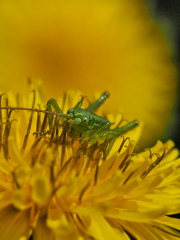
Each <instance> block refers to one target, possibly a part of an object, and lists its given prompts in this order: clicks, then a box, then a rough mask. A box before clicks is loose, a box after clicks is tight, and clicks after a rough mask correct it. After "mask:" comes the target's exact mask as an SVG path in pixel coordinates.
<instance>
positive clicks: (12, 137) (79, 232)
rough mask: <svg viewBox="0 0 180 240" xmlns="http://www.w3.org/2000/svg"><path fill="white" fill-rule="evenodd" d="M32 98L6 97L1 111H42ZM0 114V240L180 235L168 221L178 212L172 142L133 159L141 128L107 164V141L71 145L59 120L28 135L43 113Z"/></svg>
mask: <svg viewBox="0 0 180 240" xmlns="http://www.w3.org/2000/svg"><path fill="white" fill-rule="evenodd" d="M34 94H36V104H34V99H35V98H34V97H33V101H32V96H33V95H34ZM31 95H32V96H31ZM31 95H27V96H25V95H23V96H22V95H18V96H15V95H14V94H11V93H7V94H6V97H7V98H8V104H7V103H6V105H8V106H18V105H19V102H20V103H21V107H32V108H35V107H36V106H37V104H38V105H39V108H41V109H44V108H43V106H42V103H41V101H42V99H41V97H40V95H39V93H38V90H37V89H36V92H33V93H31ZM17 99H18V101H17ZM78 100H79V93H78V94H76V93H73V92H72V93H70V94H68V93H67V94H66V101H65V102H64V100H63V98H62V99H59V103H60V106H61V105H63V108H64V109H65V110H66V108H67V109H68V108H70V107H72V106H73V105H74V103H75V102H76V103H77V101H78ZM2 105H4V95H3V96H1V106H2ZM0 113H1V114H0V189H1V194H0V226H1V227H0V236H1V240H11V239H12V237H13V240H19V239H21V240H22V239H29V238H30V236H31V237H32V239H33V240H42V239H43V240H51V239H56V240H60V239H62V238H63V239H67V240H69V239H72V240H77V239H78V240H83V239H86V240H87V239H96V240H105V239H107V240H109V239H117V240H119V239H124V240H128V239H131V236H132V237H134V238H135V239H139V240H147V239H150V240H155V239H162V240H175V239H177V238H179V237H180V234H179V233H178V232H176V231H175V229H179V230H180V220H178V219H173V218H171V217H169V216H166V215H170V214H175V213H178V212H179V210H180V202H179V197H180V182H179V178H180V174H179V173H180V168H179V167H180V159H177V156H178V150H177V149H174V148H173V147H174V144H173V142H172V141H167V142H166V143H165V144H163V143H161V142H160V141H159V142H157V144H156V145H155V146H154V147H153V148H151V149H147V150H146V151H144V152H142V153H139V154H135V152H134V148H135V145H136V142H137V140H138V138H139V134H140V132H141V127H140V126H139V127H137V128H135V129H134V130H132V131H130V132H129V133H127V134H126V135H125V136H124V137H121V138H118V139H117V140H116V142H115V144H114V146H113V149H112V150H111V153H110V155H109V156H108V157H107V158H106V159H104V158H103V156H104V151H105V150H106V148H107V146H106V144H105V142H104V143H102V144H101V145H99V146H98V145H89V144H87V142H86V141H74V142H72V141H71V139H70V138H68V137H67V138H66V137H63V136H65V135H64V134H63V136H62V134H61V131H62V126H61V125H58V124H57V122H55V123H54V125H53V129H54V130H55V131H52V132H51V134H50V135H38V134H34V135H33V134H32V133H33V132H37V131H39V130H40V131H44V130H45V128H44V127H45V125H44V123H43V122H44V120H43V118H42V117H43V115H45V114H43V115H42V114H36V113H33V112H27V111H20V110H19V111H18V110H16V111H11V110H9V111H6V110H1V111H0ZM101 113H102V112H101ZM111 118H113V116H112V115H111ZM114 119H116V117H114ZM15 120H16V121H15ZM115 122H116V120H115ZM132 139H133V140H132Z"/></svg>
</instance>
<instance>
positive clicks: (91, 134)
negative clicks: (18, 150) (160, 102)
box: [0, 92, 139, 154]
mask: <svg viewBox="0 0 180 240" xmlns="http://www.w3.org/2000/svg"><path fill="white" fill-rule="evenodd" d="M108 97H109V93H108V92H104V93H103V94H102V95H101V97H100V98H99V99H97V100H96V101H95V102H94V103H92V104H91V105H90V106H89V107H87V108H86V109H82V108H81V106H82V103H83V98H82V99H81V100H80V101H79V102H78V103H77V104H76V106H75V107H74V108H70V109H69V110H68V111H67V114H63V112H62V110H61V108H60V107H59V105H58V104H57V103H56V101H55V100H54V99H50V100H48V102H47V107H46V110H39V109H31V108H18V107H1V108H0V109H9V110H30V111H34V112H43V113H46V114H47V116H48V120H49V129H50V130H51V129H52V126H53V115H57V116H58V117H59V118H60V119H61V121H62V126H63V129H64V130H65V131H66V132H67V134H68V136H69V137H70V138H71V139H72V140H73V141H74V140H86V141H87V142H88V143H89V144H94V143H97V142H103V141H108V142H109V148H108V150H107V154H108V153H109V151H110V149H111V147H112V145H113V143H114V141H115V140H116V138H117V137H118V136H120V135H122V134H124V133H126V132H128V131H130V130H131V129H133V128H135V127H136V126H137V125H138V124H139V122H138V120H134V121H132V122H129V123H128V124H126V125H124V126H122V127H117V128H114V129H111V128H110V126H111V125H112V123H111V122H110V121H109V120H108V119H106V118H103V117H100V116H98V115H96V114H94V112H95V111H96V110H97V109H98V108H99V106H100V105H101V104H102V103H104V101H105V100H106V99H107V98H108ZM39 134H43V133H39Z"/></svg>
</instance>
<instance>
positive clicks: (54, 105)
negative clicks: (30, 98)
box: [46, 98, 63, 130]
mask: <svg viewBox="0 0 180 240" xmlns="http://www.w3.org/2000/svg"><path fill="white" fill-rule="evenodd" d="M46 106H47V107H46V111H49V112H52V111H53V109H54V110H55V112H57V113H61V114H63V112H62V110H61V108H60V107H59V105H58V104H57V102H56V101H55V100H54V99H53V98H51V99H49V100H48V101H47V104H46ZM48 122H49V129H50V130H51V129H52V125H53V114H48Z"/></svg>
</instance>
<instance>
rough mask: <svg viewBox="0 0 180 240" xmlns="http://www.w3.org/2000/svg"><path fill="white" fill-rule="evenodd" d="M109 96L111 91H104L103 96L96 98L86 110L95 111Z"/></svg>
mask: <svg viewBox="0 0 180 240" xmlns="http://www.w3.org/2000/svg"><path fill="white" fill-rule="evenodd" d="M108 97H109V92H104V93H103V94H102V95H101V97H100V98H99V99H98V100H96V101H95V102H94V103H93V104H91V105H90V106H89V107H88V108H86V110H87V111H88V112H95V111H96V110H97V109H98V107H99V106H100V105H101V104H102V103H103V102H104V101H105V100H106V98H108Z"/></svg>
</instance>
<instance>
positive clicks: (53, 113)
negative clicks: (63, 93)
mask: <svg viewBox="0 0 180 240" xmlns="http://www.w3.org/2000/svg"><path fill="white" fill-rule="evenodd" d="M0 109H9V110H27V111H33V112H41V113H47V114H51V115H57V116H60V117H64V118H69V116H68V115H67V114H63V113H57V112H51V111H46V110H40V109H33V108H21V107H0Z"/></svg>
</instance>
